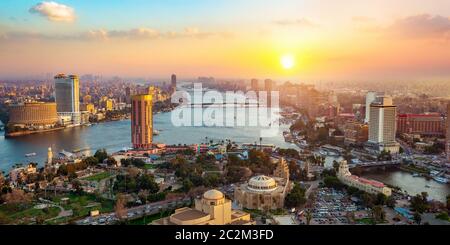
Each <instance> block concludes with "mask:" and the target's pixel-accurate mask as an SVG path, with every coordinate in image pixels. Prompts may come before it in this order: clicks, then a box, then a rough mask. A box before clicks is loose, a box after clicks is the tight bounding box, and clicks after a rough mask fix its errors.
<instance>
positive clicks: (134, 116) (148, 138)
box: [131, 94, 153, 149]
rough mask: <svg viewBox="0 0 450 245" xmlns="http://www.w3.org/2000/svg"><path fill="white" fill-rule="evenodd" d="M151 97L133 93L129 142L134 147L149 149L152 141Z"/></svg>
mask: <svg viewBox="0 0 450 245" xmlns="http://www.w3.org/2000/svg"><path fill="white" fill-rule="evenodd" d="M152 105H153V98H152V95H150V94H141V95H134V96H133V97H132V101H131V142H132V144H133V148H135V149H150V148H151V147H152V141H153V114H152Z"/></svg>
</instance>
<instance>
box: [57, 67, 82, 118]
mask: <svg viewBox="0 0 450 245" xmlns="http://www.w3.org/2000/svg"><path fill="white" fill-rule="evenodd" d="M55 100H56V109H57V111H58V114H59V115H61V116H68V115H70V116H71V118H72V123H73V124H80V85H79V80H78V76H76V75H69V76H66V75H64V74H58V75H56V76H55Z"/></svg>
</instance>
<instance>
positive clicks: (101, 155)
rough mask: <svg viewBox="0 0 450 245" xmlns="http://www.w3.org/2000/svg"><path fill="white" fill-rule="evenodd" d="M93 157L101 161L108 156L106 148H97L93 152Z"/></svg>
mask: <svg viewBox="0 0 450 245" xmlns="http://www.w3.org/2000/svg"><path fill="white" fill-rule="evenodd" d="M94 157H95V158H97V160H98V162H99V163H103V161H104V160H105V159H106V158H107V157H108V153H107V152H106V149H99V150H97V151H96V152H95V154H94Z"/></svg>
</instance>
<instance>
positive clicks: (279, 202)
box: [234, 158, 291, 211]
mask: <svg viewBox="0 0 450 245" xmlns="http://www.w3.org/2000/svg"><path fill="white" fill-rule="evenodd" d="M290 189H291V185H290V182H289V167H288V165H287V164H286V161H285V160H284V159H283V158H281V159H280V160H279V162H278V165H277V168H276V169H275V170H274V173H273V176H271V177H269V176H264V175H258V176H254V177H252V178H250V180H249V181H248V182H247V183H244V184H242V185H240V186H238V187H236V189H235V190H234V199H235V201H236V202H237V203H238V205H239V206H241V207H243V208H248V209H258V210H264V211H267V210H275V209H280V208H283V207H284V199H285V197H286V195H287V193H288V192H289V191H290Z"/></svg>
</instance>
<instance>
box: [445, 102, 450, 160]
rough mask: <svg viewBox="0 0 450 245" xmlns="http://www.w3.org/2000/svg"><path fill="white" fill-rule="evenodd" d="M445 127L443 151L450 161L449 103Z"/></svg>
mask: <svg viewBox="0 0 450 245" xmlns="http://www.w3.org/2000/svg"><path fill="white" fill-rule="evenodd" d="M445 129H446V144H445V151H446V152H447V161H449V162H450V104H448V105H447V123H446V126H445Z"/></svg>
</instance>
